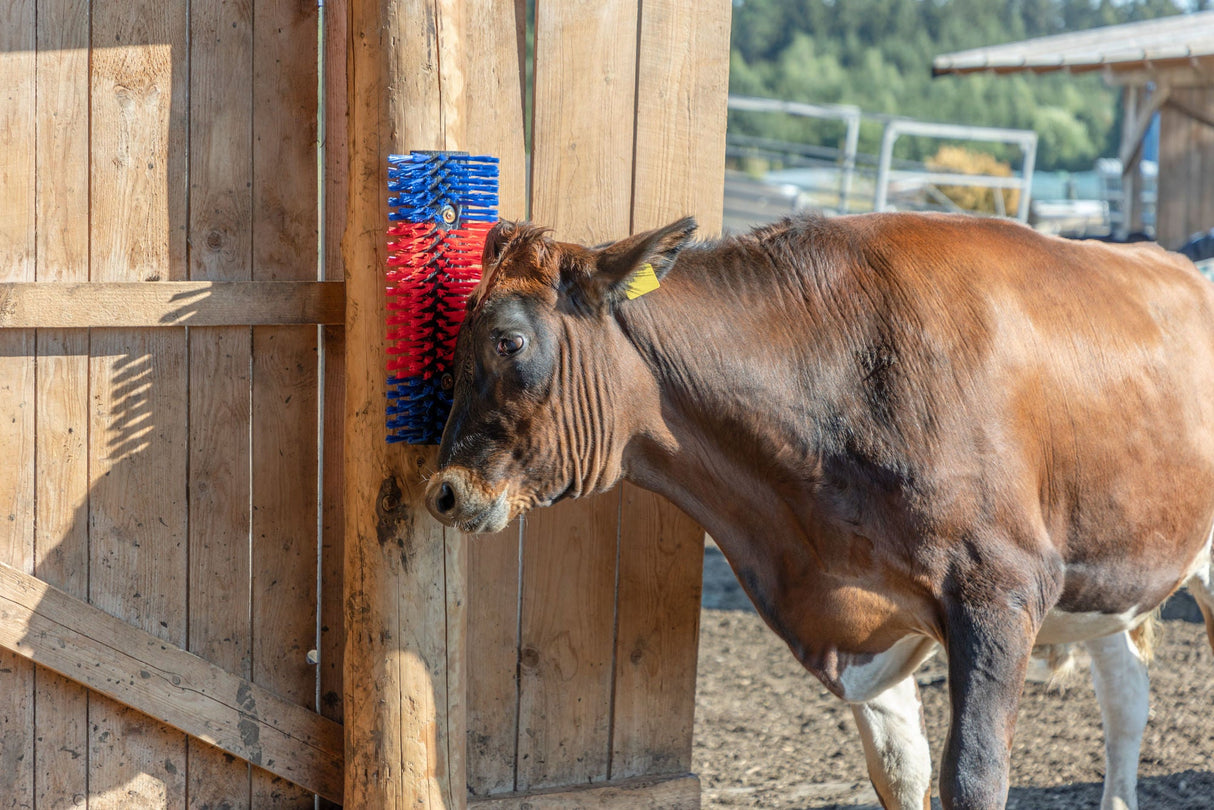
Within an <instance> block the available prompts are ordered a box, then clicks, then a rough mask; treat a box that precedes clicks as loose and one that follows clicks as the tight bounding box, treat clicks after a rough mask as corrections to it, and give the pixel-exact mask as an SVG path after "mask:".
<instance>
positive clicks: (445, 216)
mask: <svg viewBox="0 0 1214 810" xmlns="http://www.w3.org/2000/svg"><path fill="white" fill-rule="evenodd" d="M438 215H439V216H440V217H442V220H443V222H445V223H447V224H448V225H454V224H455V220H457V219H459V212H458V211H456V210H455V206H454V205H451V204H450V203H448V204H447V205H444V206H443V207H442V208H440V209H438Z"/></svg>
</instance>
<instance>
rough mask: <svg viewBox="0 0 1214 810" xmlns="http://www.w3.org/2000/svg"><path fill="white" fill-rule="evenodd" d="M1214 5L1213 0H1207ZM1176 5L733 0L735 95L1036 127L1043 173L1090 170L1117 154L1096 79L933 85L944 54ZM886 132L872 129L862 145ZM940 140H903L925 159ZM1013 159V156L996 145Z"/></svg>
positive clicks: (815, 128)
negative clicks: (1096, 161)
mask: <svg viewBox="0 0 1214 810" xmlns="http://www.w3.org/2000/svg"><path fill="white" fill-rule="evenodd" d="M1200 2H1201V3H1202V4H1203V7H1207V8H1214V0H1200ZM1181 10H1182V9H1181V8H1178V7H1177V5H1176V4H1175V3H1174V2H1173V0H1005V1H1004V2H1002V3H1000V2H991V1H990V0H735V5H734V14H733V44H732V47H733V52H732V54H731V59H730V66H731V70H730V90H731V92H733V93H738V94H744V95H756V96H768V97H772V98H781V99H786V100H791V101H805V102H816V103H844V104H854V105H856V106H859V107H860V108H861V109H863V110H865V111H868V112H879V113H888V114H896V115H907V116H912V117H915V118H922V119H926V120H934V121H947V122H956V123H968V124H978V125H985V126H1000V127H1016V128H1032V129H1036V130H1037V131H1038V134H1039V135H1040V144H1039V151H1038V165H1039V166H1040V167H1041V168H1044V169H1082V168H1087V167H1090V166H1091V164H1092V161H1093V160H1094V159H1095V158H1096V157H1099V156H1101V155H1109V154H1115V150H1116V148H1117V145H1118V141H1119V135H1120V133H1119V129H1118V127H1117V126H1116V121H1117V120H1118V119H1117V118H1116V117H1115V113H1116V110H1117V105H1118V103H1119V102H1118V99H1117V93H1116V92H1115V90H1113V89H1111V88H1109V87H1106V86H1104V84H1103V83H1102V82H1101V80H1100V78H1099V77H1098V76H1097V75H1095V74H1076V75H1065V74H1046V75H1042V76H1031V75H1015V76H1001V77H995V76H990V75H985V74H980V75H974V76H959V77H942V78H938V79H932V78H931V61H932V59H933V57H935V56H936V55H938V54H942V53H948V52H951V51H958V50H965V49H967V48H977V47H983V46H987V45H997V44H1000V43H1003V42H1013V41H1017V40H1020V39H1024V38H1027V37H1037V36H1048V35H1050V34H1058V33H1064V32H1066V31H1074V30H1081V29H1085V28H1091V27H1094V26H1099V25H1114V24H1118V23H1124V22H1133V21H1137V20H1145V19H1153V18H1156V17H1161V16H1165V15H1169V14H1177V13H1180V11H1181ZM774 118H775V116H765V115H761V114H746V113H738V112H734V113H731V114H730V127H731V130H732V131H735V132H743V133H746V134H753V135H764V136H767V137H774V138H781V139H787V140H794V141H804V142H807V143H808V142H831V141H833V140H834V139H835V138H837V137H838V133H839V131H840V130H839V127H838V126H837V125H835V124H830V123H823V124H818V123H807V122H782V123H778V124H777V123H774V122H773V119H774ZM879 139H880V128H879V127H874V126H865V127H864V128H863V129H862V131H861V148H862V149H864V150H866V151H873V150H875V149H876V146H877V143H878V142H879ZM938 147H939V144H931V143H928V142H923V143H916V142H915V141H914V140H913V139H910V140H908V141H907V145H906V147H904V148H905V149H906V150H907V154H906V156H907V157H915V158H919V159H922V158H923V157H926V156H927V154H928V152H927V151H925V150H930V151H931V152H934V150H935V149H936V148H938ZM991 151H992V152H993V153H994V154H995V155H996V156H997V157H999V158H1001V159H1007V158H1008V157H1009V155H1007V154H1004V152H1006V151H1007V150H1000V149H998V148H993V149H992V150H991Z"/></svg>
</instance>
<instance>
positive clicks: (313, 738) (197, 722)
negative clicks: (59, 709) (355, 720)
mask: <svg viewBox="0 0 1214 810" xmlns="http://www.w3.org/2000/svg"><path fill="white" fill-rule="evenodd" d="M0 646H3V647H5V648H7V649H9V650H12V651H13V652H15V653H17V654H19V655H22V656H24V657H25V658H28V659H29V660H31V661H33V662H34V663H36V664H40V665H41V666H44V667H46V668H47V669H51V670H54V671H55V672H58V673H59V674H60V675H63V676H65V677H67V678H70V679H72V680H74V681H77V682H79V683H81V684H83V685H85V686H87V687H88V688H90V689H92V690H94V691H96V692H99V693H101V694H103V695H105V696H107V697H110V698H113V699H114V700H117V701H118V702H120V703H123V704H125V705H127V706H130V707H131V708H133V709H136V710H138V711H141V712H143V713H144V714H146V715H148V716H149V717H152V718H154V719H156V720H159V721H160V722H162V723H165V724H167V725H170V726H172V727H173V728H175V729H178V730H180V731H184V732H185V733H186V734H189V735H190V736H192V737H197V738H198V739H200V740H202V741H204V742H207V743H210V744H211V745H214V746H216V747H217V748H220V749H222V750H224V751H227V752H228V753H229V754H233V755H235V756H237V757H240V758H241V759H243V760H247V761H248V762H251V763H253V764H254V765H257V766H258V767H260V768H264V769H265V770H267V771H269V772H270V773H272V774H274V775H275V776H280V777H282V778H283V779H286V780H288V781H290V782H293V783H294V784H296V785H299V786H300V787H302V788H304V789H305V790H308V791H310V792H312V793H317V794H320V795H321V796H323V797H325V798H326V799H329V800H331V801H334V802H339V803H340V802H341V799H342V783H343V772H342V767H343V749H342V745H343V740H342V727H341V726H340V725H338V724H337V723H335V722H333V721H332V720H329V719H328V718H325V717H322V716H320V715H319V714H316V713H315V712H311V711H309V710H308V709H306V708H304V707H302V706H298V705H296V704H294V703H290V702H288V701H286V700H283V699H282V698H280V697H279V696H277V695H275V694H274V693H272V692H270V691H269V690H267V689H265V688H263V687H260V686H258V685H257V684H255V683H253V682H251V681H248V680H245V679H244V678H241V677H238V676H236V675H232V674H231V673H228V672H225V671H224V670H222V669H220V668H219V667H217V666H215V665H214V664H212V663H210V662H209V661H206V660H204V659H202V658H199V657H198V656H196V655H193V654H191V653H188V652H186V651H185V650H183V649H181V648H179V647H176V646H174V645H172V644H170V643H168V642H166V641H164V640H162V639H159V638H156V637H155V636H153V635H151V634H150V633H146V632H144V631H143V630H140V629H139V628H137V627H133V626H131V625H129V624H127V623H126V622H124V621H122V620H121V619H117V618H115V617H113V616H111V615H110V614H108V613H106V612H104V611H102V610H100V609H98V608H95V607H93V606H92V605H90V604H87V603H86V602H82V601H80V600H79V599H76V598H74V597H71V596H69V595H67V594H66V593H64V592H63V591H60V590H58V589H56V588H53V587H51V586H50V585H47V584H46V583H45V582H43V581H42V580H40V579H37V578H36V577H33V576H30V575H29V574H26V573H23V572H21V571H19V570H17V569H16V568H13V567H11V566H8V565H5V564H3V563H0Z"/></svg>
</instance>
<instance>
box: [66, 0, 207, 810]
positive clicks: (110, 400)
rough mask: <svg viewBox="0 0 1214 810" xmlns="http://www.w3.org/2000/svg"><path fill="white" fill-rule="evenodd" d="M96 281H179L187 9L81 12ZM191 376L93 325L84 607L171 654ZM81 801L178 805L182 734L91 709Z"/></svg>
mask: <svg viewBox="0 0 1214 810" xmlns="http://www.w3.org/2000/svg"><path fill="white" fill-rule="evenodd" d="M91 15H92V27H91V43H90V44H91V48H92V50H91V52H90V78H89V87H90V96H89V126H90V136H89V154H90V200H91V201H92V204H91V208H90V212H89V263H90V278H91V280H93V281H100V282H111V281H173V280H183V279H184V278H185V276H186V245H185V236H186V224H187V221H186V210H187V191H188V189H187V182H186V178H187V161H186V146H187V143H188V112H189V111H188V106H187V104H186V98H187V93H188V80H187V77H188V75H189V71H188V64H189V55H188V53H187V50H186V48H187V39H188V37H187V25H188V20H187V15H186V6H185V5H184V4H181V3H170V4H165V3H160V2H155V0H136V2H129V3H121V4H94V5H92V6H91ZM187 382H188V375H187V370H186V345H185V334H184V332H183V331H182V330H142V331H138V330H130V331H122V330H113V329H102V330H94V331H93V332H92V335H91V346H90V361H89V383H90V391H91V394H90V402H89V408H90V417H89V419H90V426H89V529H90V537H89V600H90V601H91V602H92V603H93V604H94V605H96V606H97V607H100V608H101V609H103V610H105V611H107V612H109V613H111V614H112V615H114V616H117V617H119V618H122V619H124V620H126V621H129V622H131V623H133V624H135V625H136V626H137V627H140V628H142V629H144V630H146V631H148V632H151V633H153V634H155V635H158V636H160V637H161V638H164V639H166V640H168V641H171V642H172V643H173V644H176V645H179V646H180V645H183V644H184V643H185V633H186V598H185V591H186V581H187V576H186V575H187V562H186V521H187V515H186V509H187V504H186V474H185V470H186V463H187V453H186V443H187V430H186V419H187V412H186V407H185V402H186V388H187ZM89 731H90V748H89V790H90V794H91V795H90V797H89V804H90V807H91V808H98V809H99V810H108V808H122V809H123V810H141V808H145V807H146V808H155V810H166V809H167V808H184V807H185V803H186V802H185V793H186V784H185V772H186V761H185V745H186V741H185V736H184V735H182V734H181V733H179V732H176V731H173V730H170V729H166V728H164V727H163V726H161V725H159V724H158V723H156V722H154V721H151V720H149V719H147V718H146V717H144V716H142V715H139V714H138V713H136V712H133V711H132V710H130V709H126V708H124V707H122V706H120V705H119V704H117V703H114V702H113V701H110V700H107V699H105V698H101V697H96V698H92V699H90V702H89Z"/></svg>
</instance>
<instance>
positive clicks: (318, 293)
mask: <svg viewBox="0 0 1214 810" xmlns="http://www.w3.org/2000/svg"><path fill="white" fill-rule="evenodd" d="M312 267H313V271H315V260H313V265H312ZM232 272H243V273H246V274H247V273H248V265H243V266H242V267H240V268H236V269H234V270H233V271H232ZM344 307H345V285H344V284H342V283H341V282H336V281H259V282H249V281H199V280H194V281H160V282H156V283H148V282H139V281H135V282H130V281H110V282H93V283H55V282H45V283H43V282H38V283H36V284H34V283H30V282H3V283H0V328H15V329H23V328H30V327H40V328H54V329H69V328H81V327H119V326H132V327H154V326H249V325H269V324H334V323H340V322H341V319H342V318H343V317H344Z"/></svg>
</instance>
